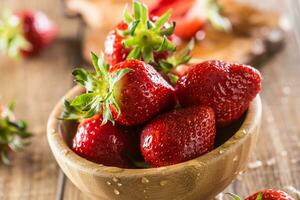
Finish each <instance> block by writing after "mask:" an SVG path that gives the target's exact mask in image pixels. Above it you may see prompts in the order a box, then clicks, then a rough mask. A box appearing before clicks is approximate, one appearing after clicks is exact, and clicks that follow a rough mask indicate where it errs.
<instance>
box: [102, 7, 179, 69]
mask: <svg viewBox="0 0 300 200" xmlns="http://www.w3.org/2000/svg"><path fill="white" fill-rule="evenodd" d="M133 7H134V15H133V16H132V15H131V14H130V13H129V12H128V11H125V13H124V19H123V20H124V21H123V22H121V23H120V24H119V25H118V26H117V27H116V28H115V29H114V30H112V31H111V32H110V33H109V34H108V36H107V38H106V41H105V45H104V46H105V56H106V59H107V60H108V63H109V64H110V65H115V64H117V63H119V62H121V61H124V60H126V59H139V60H144V61H145V62H146V63H151V64H153V63H158V62H159V60H160V59H165V58H166V57H167V56H168V52H173V51H175V49H176V47H175V45H174V44H173V43H172V42H171V41H170V38H169V36H170V35H171V34H172V33H173V31H174V28H175V24H174V23H173V25H172V26H170V25H169V24H168V23H167V21H168V19H169V17H170V11H169V12H167V13H165V14H164V15H162V16H161V17H151V18H150V17H149V15H148V8H147V6H146V5H145V4H142V3H140V2H138V1H134V2H133Z"/></svg>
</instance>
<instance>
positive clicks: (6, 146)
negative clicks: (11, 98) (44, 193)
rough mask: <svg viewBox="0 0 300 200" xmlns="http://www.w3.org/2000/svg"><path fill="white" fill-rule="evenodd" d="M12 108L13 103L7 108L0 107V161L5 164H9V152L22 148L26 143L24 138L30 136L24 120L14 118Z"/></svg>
mask: <svg viewBox="0 0 300 200" xmlns="http://www.w3.org/2000/svg"><path fill="white" fill-rule="evenodd" d="M13 108H14V104H13V103H11V104H10V106H9V107H7V108H6V107H0V112H1V115H0V154H1V161H2V162H3V163H4V164H6V165H9V164H10V159H9V155H8V154H9V152H10V151H15V152H18V151H21V150H23V148H24V147H25V146H26V145H27V143H26V142H24V139H27V138H29V137H30V136H31V133H29V132H27V124H26V122H25V121H22V120H20V121H16V120H15V119H14V116H13V113H12V110H13Z"/></svg>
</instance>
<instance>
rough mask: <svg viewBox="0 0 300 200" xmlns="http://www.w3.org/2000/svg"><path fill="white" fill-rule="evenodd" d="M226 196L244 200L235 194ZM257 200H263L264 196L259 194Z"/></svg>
mask: <svg viewBox="0 0 300 200" xmlns="http://www.w3.org/2000/svg"><path fill="white" fill-rule="evenodd" d="M226 194H227V195H229V196H230V197H231V198H232V199H233V200H242V198H241V197H239V196H238V195H236V194H233V193H226ZM255 200H263V194H262V193H259V194H258V195H257V197H256V199H255Z"/></svg>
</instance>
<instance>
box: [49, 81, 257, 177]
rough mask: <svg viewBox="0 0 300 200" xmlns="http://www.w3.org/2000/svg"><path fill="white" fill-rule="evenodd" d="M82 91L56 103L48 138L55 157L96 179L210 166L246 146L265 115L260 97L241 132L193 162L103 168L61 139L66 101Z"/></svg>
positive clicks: (77, 91) (70, 91) (78, 89)
mask: <svg viewBox="0 0 300 200" xmlns="http://www.w3.org/2000/svg"><path fill="white" fill-rule="evenodd" d="M83 91H84V89H83V88H82V87H81V86H75V87H73V88H72V89H71V90H69V91H68V92H67V94H66V95H65V97H64V98H62V99H61V100H60V101H59V102H58V103H57V104H56V106H55V108H54V109H53V110H52V112H51V114H50V116H49V119H48V123H47V138H48V143H49V145H50V148H51V150H52V153H53V154H54V156H55V157H57V156H60V157H61V158H62V159H63V161H64V162H65V163H67V164H68V166H71V167H73V168H76V169H77V170H80V171H82V172H83V173H87V174H91V175H93V176H101V177H112V176H118V177H123V176H124V177H131V176H133V177H136V176H140V177H144V176H147V175H155V174H157V173H162V172H163V173H164V174H171V173H174V172H176V171H179V170H181V169H182V168H185V167H193V166H199V163H201V164H203V165H207V164H209V163H211V162H216V160H218V159H221V158H222V157H223V156H226V155H227V154H228V153H230V152H231V151H234V149H236V148H237V147H238V146H240V145H243V142H244V141H245V140H246V138H248V137H250V136H251V135H252V134H253V132H254V130H255V128H257V127H258V126H259V125H260V121H261V115H262V104H261V98H260V95H259V94H258V95H257V96H256V97H255V98H254V100H253V101H252V102H251V103H250V105H249V109H248V111H247V114H246V117H245V120H244V122H243V123H242V125H241V127H240V128H239V130H238V131H237V132H236V133H235V134H234V135H233V136H232V137H231V138H230V139H228V140H227V141H226V142H225V143H223V144H222V145H220V146H219V147H217V148H215V149H214V150H212V151H210V152H209V153H206V154H204V155H202V156H200V157H197V158H194V159H192V160H188V161H185V162H182V163H178V164H174V165H170V166H163V167H158V168H147V169H125V168H119V167H112V166H104V165H101V164H97V163H93V162H91V161H88V160H86V159H85V158H82V157H80V156H79V155H77V154H76V153H74V152H73V151H72V150H71V149H70V148H69V146H68V145H67V144H66V142H65V141H64V140H63V138H62V137H61V134H60V133H59V123H61V120H59V119H58V117H59V116H60V114H61V112H62V111H63V101H64V99H70V98H74V97H75V96H76V95H78V94H79V93H80V92H83ZM229 144H230V145H229Z"/></svg>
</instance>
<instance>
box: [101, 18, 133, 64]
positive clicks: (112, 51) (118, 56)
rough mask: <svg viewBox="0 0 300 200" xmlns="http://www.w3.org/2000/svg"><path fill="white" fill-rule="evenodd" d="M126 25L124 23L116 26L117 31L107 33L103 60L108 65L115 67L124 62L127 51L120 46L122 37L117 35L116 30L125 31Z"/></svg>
mask: <svg viewBox="0 0 300 200" xmlns="http://www.w3.org/2000/svg"><path fill="white" fill-rule="evenodd" d="M127 28H128V25H127V24H126V23H124V22H121V23H120V24H118V26H117V29H114V30H112V31H111V32H109V34H108V36H107V38H106V40H105V43H104V46H105V58H106V60H107V62H108V63H109V64H110V65H115V64H117V63H119V62H122V61H124V60H126V58H127V55H128V53H129V52H130V51H129V49H126V48H125V47H124V45H123V44H122V41H123V39H124V38H123V37H122V36H121V35H119V34H118V31H117V30H122V31H124V30H126V29H127Z"/></svg>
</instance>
